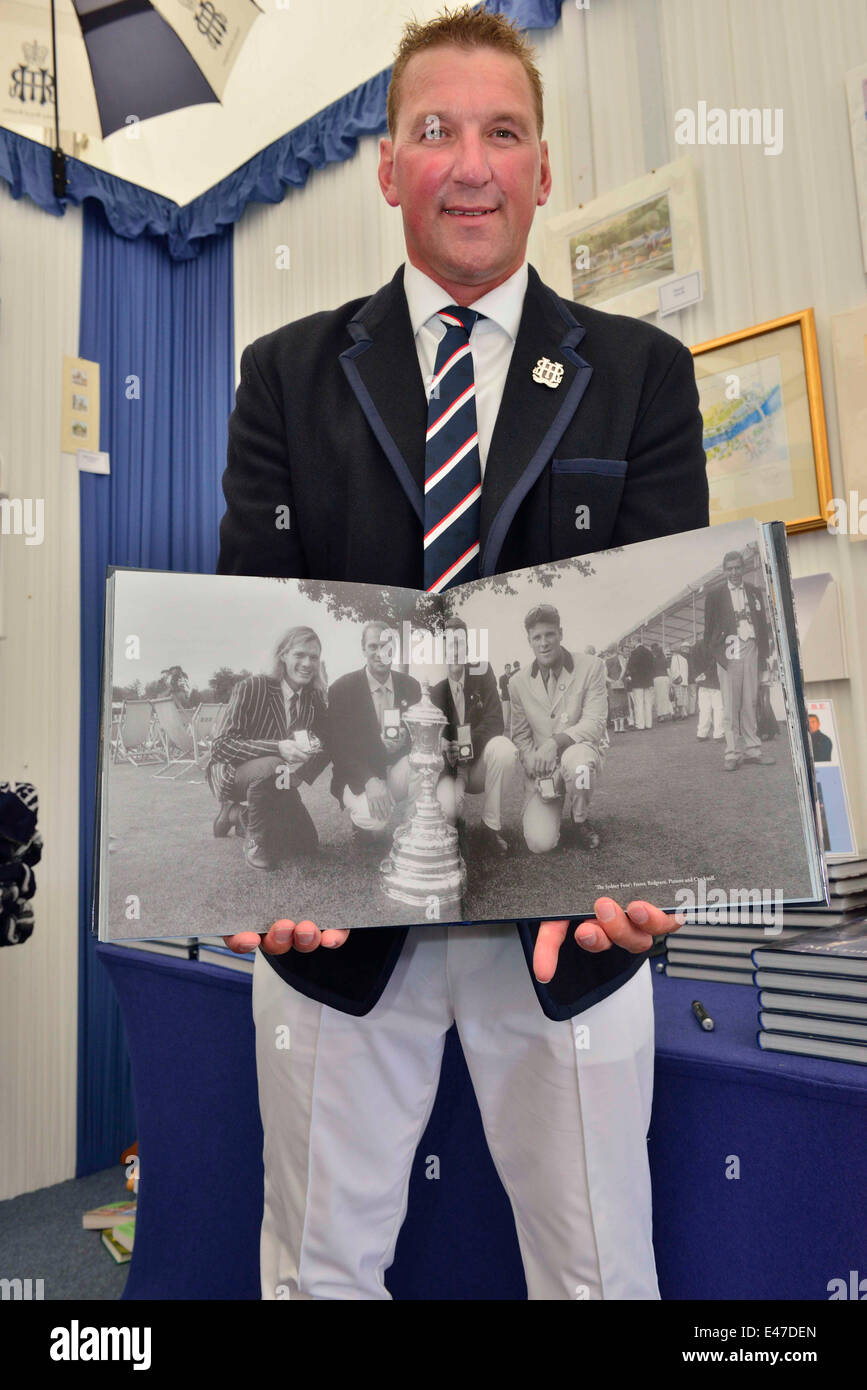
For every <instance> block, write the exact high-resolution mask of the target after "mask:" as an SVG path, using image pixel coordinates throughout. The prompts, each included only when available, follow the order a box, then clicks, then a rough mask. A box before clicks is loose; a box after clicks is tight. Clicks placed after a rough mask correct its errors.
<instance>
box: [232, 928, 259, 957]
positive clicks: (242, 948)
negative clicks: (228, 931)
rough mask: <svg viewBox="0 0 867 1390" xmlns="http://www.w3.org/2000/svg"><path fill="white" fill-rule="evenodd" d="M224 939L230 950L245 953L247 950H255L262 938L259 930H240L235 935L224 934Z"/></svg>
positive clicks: (239, 953) (240, 953)
mask: <svg viewBox="0 0 867 1390" xmlns="http://www.w3.org/2000/svg"><path fill="white" fill-rule="evenodd" d="M223 940H224V941H225V943H226V945H227V946H228V948H229V950H230V951H235V952H236V953H237V954H238V955H244V954H245V953H246V952H247V951H255V949H256V947H257V946H258V945H259V942H260V941H261V940H262V938H261V936H260V935H259V933H258V932H257V931H239V932H235V934H234V936H224V937H223Z"/></svg>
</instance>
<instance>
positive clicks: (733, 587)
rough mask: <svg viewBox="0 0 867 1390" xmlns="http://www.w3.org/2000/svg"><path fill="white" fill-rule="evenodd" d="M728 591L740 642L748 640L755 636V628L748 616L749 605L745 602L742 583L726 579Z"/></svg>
mask: <svg viewBox="0 0 867 1390" xmlns="http://www.w3.org/2000/svg"><path fill="white" fill-rule="evenodd" d="M728 586H729V593H730V594H731V597H732V608H733V609H734V610H735V617H736V618H737V620H738V637H739V638H740V639H741V641H742V642H749V641H750V640H751V639H754V638H755V635H756V630H755V628H754V626H753V623H752V620H751V618H750V605H749V603H748V602H747V592H746V589H745V588H744V587H743V585H742V584H733V583H732V581H731V580H730V579H729V580H728Z"/></svg>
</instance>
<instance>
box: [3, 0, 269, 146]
mask: <svg viewBox="0 0 867 1390" xmlns="http://www.w3.org/2000/svg"><path fill="white" fill-rule="evenodd" d="M261 13H262V11H261V10H260V8H259V6H258V5H257V4H256V3H255V0H3V3H2V5H0V74H2V82H0V125H4V126H8V127H9V128H10V129H13V130H17V131H19V132H20V133H25V134H26V133H28V131H31V132H33V133H37V132H41V131H42V130H45V129H51V130H53V131H54V132H55V139H54V143H55V145H56V146H59V145H60V132H61V131H74V132H75V133H76V134H87V135H90V136H95V137H97V138H99V139H105V138H106V137H107V136H109V135H111V134H113V133H114V132H115V131H119V130H123V129H124V128H128V127H129V126H130V125H131V124H133V123H135V122H137V121H144V120H147V119H148V118H149V117H152V116H161V115H164V114H166V113H167V112H169V111H177V110H180V109H181V108H182V107H185V106H196V105H200V104H202V103H205V102H217V101H220V99H221V97H222V95H223V91H224V89H225V86H226V82H227V81H228V78H229V74H230V73H231V71H232V67H233V65H234V63H235V61H236V59H237V57H238V54H239V53H240V51H241V48H242V46H243V43H244V41H245V39H246V37H247V35H248V33H249V31H250V27H251V25H252V24H253V21H254V20H255V19H256V18H257V17H258V16H259V15H260V14H261ZM37 138H40V139H44V138H45V137H44V136H43V135H41V134H37ZM69 153H71V151H69Z"/></svg>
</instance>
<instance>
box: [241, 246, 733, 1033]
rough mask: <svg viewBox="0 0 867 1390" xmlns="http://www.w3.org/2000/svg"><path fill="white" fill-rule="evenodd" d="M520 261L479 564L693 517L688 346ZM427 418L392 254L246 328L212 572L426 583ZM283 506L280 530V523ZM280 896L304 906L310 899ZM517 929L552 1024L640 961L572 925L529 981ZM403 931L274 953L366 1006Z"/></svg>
mask: <svg viewBox="0 0 867 1390" xmlns="http://www.w3.org/2000/svg"><path fill="white" fill-rule="evenodd" d="M528 270H529V276H528V283H527V292H526V295H525V297H524V307H523V311H522V315H521V322H520V325H519V328H518V336H517V339H516V342H515V346H514V349H513V352H512V357H511V361H510V364H509V370H508V374H507V377H506V384H505V389H504V391H503V398H502V402H501V405H500V410H499V414H498V416H497V420H496V424H495V427H494V432H493V436H492V438H491V443H490V447H489V450H488V455H487V459H486V464H485V475H484V482H483V486H482V506H481V520H480V532H481V535H480V543H481V549H480V571H481V573H482V574H483V575H488V574H497V573H501V572H502V571H504V570H511V569H519V568H521V567H523V566H527V565H535V564H541V563H543V562H544V561H546V560H559V559H565V558H566V557H568V556H571V555H583V554H588V553H590V552H593V551H597V550H604V549H608V548H610V547H613V546H620V545H628V544H630V543H631V542H633V541H641V540H649V539H651V538H652V537H655V536H663V535H671V534H673V533H675V532H679V531H688V530H693V529H695V528H697V527H701V526H706V525H707V524H708V519H709V518H708V487H707V478H706V472H705V456H704V450H703V448H702V420H701V414H700V412H699V405H698V391H697V389H696V384H695V371H694V367H693V360H692V355H691V353H690V352H689V349H688V348H686V347H684V346H683V344H682V343H680V342H679V341H678V340H677V339H676V338H673V337H671V336H670V335H669V334H667V333H664V332H663V331H662V330H661V329H659V328H656V327H654V326H653V325H651V324H648V323H644V322H643V321H642V320H641V319H632V318H625V317H622V316H620V315H615V314H607V313H604V312H603V311H601V310H598V309H592V308H587V307H585V306H583V305H579V304H573V303H571V302H570V301H569V300H568V299H563V298H561V297H560V296H559V295H558V294H556V293H555V292H554V290H552V289H550V288H549V287H548V286H546V285H544V284H543V283H542V280H541V279H540V277H539V275H538V272H537V271H536V270H535V268H534V267H533V266H532V265H531V266H529V267H528ZM542 357H547V358H549V359H550V360H551V361H552V362H556V363H559V364H560V365H561V366H562V367H563V376H562V379H561V381H560V383H559V385H558V386H556V387H554V388H552V387H550V386H547V385H546V384H544V382H536V381H534V380H533V369H534V367H535V366H536V363H537V362H538V360H539V359H540V358H542ZM426 428H427V399H426V396H425V389H424V384H423V381H422V375H421V372H420V370H419V365H418V356H417V353H416V347H415V340H414V338H413V333H412V325H411V323H410V318H409V309H408V307H407V301H406V295H405V294H404V290H403V265H401V266H399V267H398V269H397V271H396V272H395V274H394V276H393V278H392V279H391V280H390V281H389V283H388V284H387V285H384V286H383V287H382V288H381V289H379V290H377V291H376V293H375V294H373V295H371V296H370V298H365V299H355V300H351V301H350V302H349V303H348V304H343V305H341V306H340V307H339V308H337V309H330V310H325V311H322V312H320V313H316V314H310V315H308V316H307V317H305V318H302V319H298V320H296V321H295V322H294V323H289V324H286V325H285V326H284V327H282V328H278V329H277V330H276V331H275V332H273V333H268V334H266V335H265V336H264V337H262V338H259V339H257V340H256V342H254V343H252V344H251V345H250V346H248V347H247V348H245V349H244V352H243V355H242V358H241V380H240V384H239V386H238V390H237V395H236V403H235V409H234V411H233V412H232V416H231V418H230V420H229V446H228V458H227V466H226V471H225V474H224V477H223V490H224V492H225V496H226V502H227V511H226V514H225V516H224V517H223V520H222V523H221V527H220V541H221V546H220V557H219V561H218V565H217V570H218V573H220V574H254V575H265V576H268V575H270V576H278V577H280V576H295V577H301V578H319V579H332V580H337V579H347V580H355V581H360V582H364V583H368V584H381V585H405V586H409V587H412V588H416V589H423V588H424V581H423V546H422V521H423V516H424V503H423V497H424V491H423V490H424V448H425V432H426ZM287 506H288V507H289V509H290V510H289V513H288V515H289V518H290V524H289V527H288V528H286V527H285V525H283V526H281V527H278V526H277V525H275V520H276V519H277V518H278V517H282V518H285V516H286V515H287V514H286V513H285V511H282V510H280V509H283V508H285V507H287ZM585 507H586V508H587V509H588V510H587V512H586V513H585V512H584V511H583V510H582V511H581V512H580V513H579V512H578V508H582V509H583V508H585ZM585 520H587V521H588V522H589V524H588V525H587V526H584V525H583V522H584V521H585ZM286 908H287V910H290V909H291V910H295V911H296V912H299V913H302V912H304V911H306V910H308V905H307V904H304V903H297V904H290V903H287V904H286ZM320 925H322V926H326V925H327V923H321V924H320ZM517 927H518V931H519V934H520V937H521V942H522V945H523V948H524V952H525V955H526V958H527V962H528V968H529V969H530V978H531V980H532V984H533V988H534V989H535V991H536V994H537V996H538V998H539V1002H540V1004H541V1006H542V1008H543V1010H544V1012H545V1013H546V1014H547V1015H548V1017H549V1018H552V1019H565V1018H571V1017H573V1016H574V1015H575V1014H577V1013H580V1012H581V1011H582V1010H583V1009H586V1008H589V1007H590V1005H592V1004H595V1003H597V1002H598V1001H599V1000H600V999H603V998H605V997H606V995H608V994H611V993H612V992H613V991H614V990H615V989H617V988H618V987H619V986H620V985H621V984H623V983H625V981H626V980H627V979H629V978H630V976H631V975H633V974H634V973H635V971H636V970H637V969H638V968H639V966H640V965H641V964H642V963H643V961H644V959H645V957H644V956H643V955H641V956H633V955H631V954H630V953H629V952H627V951H624V950H623V949H622V948H621V947H618V946H613V947H612V948H611V950H609V951H605V952H602V953H600V954H599V955H589V954H588V953H587V952H586V951H583V950H582V949H581V947H580V946H578V945H577V944H576V943H575V942H574V940H573V939H572V936H571V933H570V934H569V935H568V936H567V939H566V941H565V942H564V945H563V947H562V949H561V952H560V959H559V963H558V966H557V971H556V973H555V975H554V978H553V979H552V980H551V981H550V982H549V983H548V984H547V985H541V984H539V983H538V981H537V980H536V979H535V977H534V976H533V974H532V966H531V962H532V954H533V947H534V944H535V939H536V934H537V931H538V925H537V924H533V923H530V922H519V923H518V924H517ZM410 930H412V928H410ZM406 931H407V928H405V927H374V928H365V929H364V930H363V931H356V932H352V933H350V936H349V939H348V940H347V942H346V944H345V945H344V946H341V947H340V949H339V950H336V951H323V950H318V951H313V952H311V954H309V955H300V954H299V953H298V952H296V951H291V952H289V953H288V954H287V955H285V956H268V957H267V959H268V960H269V961H270V963H271V965H272V966H273V967H274V969H275V970H277V972H278V973H279V974H280V975H281V976H282V977H283V978H284V979H286V980H287V981H288V982H289V983H290V984H291V985H292V986H293V987H294V988H295V989H298V990H300V991H301V992H302V993H303V994H306V995H308V996H310V997H311V998H313V999H318V1000H321V1001H322V1002H323V1003H326V1004H330V1005H332V1006H333V1007H334V1008H337V1009H341V1010H343V1011H344V1012H347V1013H352V1014H359V1015H360V1014H365V1013H367V1012H368V1011H369V1010H370V1009H371V1008H372V1007H373V1005H374V1004H375V1003H376V1001H377V999H378V998H379V997H380V995H381V993H382V991H383V989H384V988H385V985H386V983H387V981H388V979H389V976H390V975H391V972H392V969H393V968H394V965H395V962H396V961H397V958H398V956H399V955H400V951H401V948H402V946H403V942H404V940H405V938H406Z"/></svg>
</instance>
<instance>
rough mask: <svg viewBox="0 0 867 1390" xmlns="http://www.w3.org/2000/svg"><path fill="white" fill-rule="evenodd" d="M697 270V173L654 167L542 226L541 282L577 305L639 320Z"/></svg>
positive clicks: (685, 165)
mask: <svg viewBox="0 0 867 1390" xmlns="http://www.w3.org/2000/svg"><path fill="white" fill-rule="evenodd" d="M694 271H697V272H698V273H699V278H700V281H701V282H702V283H703V281H704V266H703V263H702V252H701V235H700V231H699V218H698V200H697V196H696V185H695V172H694V169H693V166H692V162H691V161H690V160H689V159H678V160H676V161H675V163H673V164H666V165H665V167H664V168H661V169H653V170H651V172H650V173H649V174H644V175H643V176H642V177H641V178H639V179H633V180H632V181H631V182H630V183H627V184H624V185H623V186H622V187H621V188H616V189H614V191H613V192H611V193H605V194H603V195H602V197H600V198H594V199H593V201H592V202H591V203H585V204H584V205H583V206H582V207H578V208H574V209H573V210H572V211H571V212H564V213H562V214H561V215H560V216H559V217H552V218H551V219H550V221H548V222H547V223H546V224H545V281H546V283H547V284H549V285H551V286H552V287H553V288H554V289H556V290H557V292H558V293H559V294H562V295H563V296H564V298H566V299H572V300H575V301H578V302H580V303H582V304H590V305H592V306H593V307H594V308H597V309H606V310H608V311H609V312H610V313H614V314H629V315H630V316H631V317H632V318H641V317H643V316H644V315H645V314H655V313H656V312H657V310H658V309H659V307H660V304H659V291H660V289H661V288H662V287H663V286H665V285H670V284H671V283H672V282H673V281H675V280H680V279H681V278H682V277H683V276H684V275H688V274H690V273H692V272H694Z"/></svg>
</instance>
